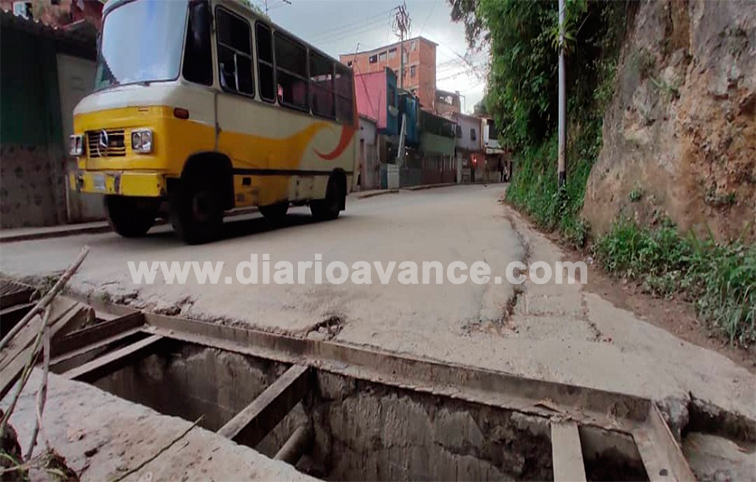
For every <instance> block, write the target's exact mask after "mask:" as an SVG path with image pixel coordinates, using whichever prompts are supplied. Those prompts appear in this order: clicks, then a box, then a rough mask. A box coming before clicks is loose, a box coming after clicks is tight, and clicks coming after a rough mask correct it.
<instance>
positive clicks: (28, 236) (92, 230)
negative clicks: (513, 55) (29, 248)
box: [0, 207, 259, 244]
mask: <svg viewBox="0 0 756 482" xmlns="http://www.w3.org/2000/svg"><path fill="white" fill-rule="evenodd" d="M258 211H259V210H258V209H257V208H256V207H252V208H241V209H239V210H238V211H234V212H231V213H228V214H226V216H225V217H226V218H233V217H236V216H243V215H245V214H252V213H256V212H258ZM165 224H168V221H166V220H165V219H158V220H157V221H155V226H163V225H165ZM110 231H111V229H110V225H109V224H108V223H107V222H106V221H103V222H101V223H97V224H95V223H88V225H86V226H81V225H76V224H72V225H63V226H59V229H53V228H52V227H49V226H48V227H42V228H40V230H39V231H36V232H35V231H32V232H27V233H22V234H13V233H10V234H7V235H6V234H2V233H0V244H5V243H15V242H18V241H33V240H37V239H50V238H64V237H66V236H78V235H81V234H100V233H108V232H110Z"/></svg>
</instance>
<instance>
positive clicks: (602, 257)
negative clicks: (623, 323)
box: [593, 218, 756, 346]
mask: <svg viewBox="0 0 756 482" xmlns="http://www.w3.org/2000/svg"><path fill="white" fill-rule="evenodd" d="M593 249H594V253H595V256H596V258H597V259H598V260H599V261H600V262H601V264H602V266H603V268H604V269H605V270H606V271H608V272H609V273H611V274H613V275H615V276H618V277H625V278H628V279H633V280H636V281H639V282H642V285H643V287H644V288H646V289H647V290H648V291H650V292H652V293H654V294H657V295H660V296H671V295H674V294H679V295H682V296H685V297H686V298H687V299H689V300H691V301H694V304H695V306H696V310H697V312H698V314H699V316H700V317H701V318H702V319H703V320H705V321H706V322H708V323H709V324H710V325H711V326H713V327H715V328H716V329H719V330H720V331H721V332H722V333H724V334H725V335H726V336H727V337H728V338H729V340H730V342H731V343H733V342H736V343H738V344H740V345H743V346H748V345H749V344H751V343H753V342H754V341H756V246H754V245H745V244H743V243H741V242H740V241H735V242H732V243H728V244H719V243H717V242H716V241H714V240H713V238H712V237H711V236H709V237H708V238H707V239H705V240H702V239H700V238H698V237H697V236H695V234H693V233H692V232H691V233H690V234H688V235H687V236H680V235H679V234H678V232H677V229H676V228H675V226H674V225H673V224H672V223H670V222H666V223H664V224H663V225H662V226H661V227H659V228H655V229H652V228H648V227H641V226H639V225H638V224H636V223H635V222H633V221H632V220H629V219H627V218H624V219H621V220H619V221H618V222H616V223H614V224H613V225H612V228H611V230H610V231H609V232H608V233H607V234H606V235H605V236H602V237H600V238H599V239H598V240H596V243H595V245H594V248H593Z"/></svg>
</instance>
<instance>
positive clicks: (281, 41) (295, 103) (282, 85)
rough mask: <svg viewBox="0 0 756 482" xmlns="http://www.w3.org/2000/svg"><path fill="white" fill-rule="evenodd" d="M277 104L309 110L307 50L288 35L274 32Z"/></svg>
mask: <svg viewBox="0 0 756 482" xmlns="http://www.w3.org/2000/svg"><path fill="white" fill-rule="evenodd" d="M274 38H275V51H276V83H277V90H278V103H279V104H281V105H285V106H287V107H292V108H294V109H299V110H310V109H309V102H308V99H307V98H308V82H307V48H306V47H305V46H304V45H302V44H301V43H299V42H297V41H296V40H294V39H292V38H291V37H289V36H288V35H285V34H282V33H281V32H275V34H274Z"/></svg>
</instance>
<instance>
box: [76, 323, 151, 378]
mask: <svg viewBox="0 0 756 482" xmlns="http://www.w3.org/2000/svg"><path fill="white" fill-rule="evenodd" d="M161 341H163V337H162V336H159V335H152V336H148V337H147V338H145V339H144V340H139V341H137V342H135V343H132V344H130V345H126V346H124V347H123V348H119V349H118V350H115V351H112V352H110V353H107V354H105V355H103V356H101V357H99V358H95V359H94V360H92V361H90V362H87V363H85V364H83V365H81V366H80V367H76V368H74V369H72V370H68V371H67V372H65V373H64V374H63V376H64V377H66V378H68V379H69V380H78V381H81V382H88V383H92V382H94V381H97V380H99V379H100V378H102V377H104V376H106V375H109V374H110V373H113V372H115V371H117V370H119V369H121V368H123V367H125V366H128V365H131V364H132V363H134V362H136V361H138V360H140V359H141V358H144V357H145V356H147V355H149V354H150V353H152V352H154V351H155V350H156V349H157V345H158V343H159V342H161Z"/></svg>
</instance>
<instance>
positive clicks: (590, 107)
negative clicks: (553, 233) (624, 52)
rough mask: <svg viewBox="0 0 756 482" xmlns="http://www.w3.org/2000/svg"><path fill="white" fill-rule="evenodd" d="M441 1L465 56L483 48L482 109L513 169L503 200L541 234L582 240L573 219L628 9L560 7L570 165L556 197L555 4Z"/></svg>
mask: <svg viewBox="0 0 756 482" xmlns="http://www.w3.org/2000/svg"><path fill="white" fill-rule="evenodd" d="M448 1H449V3H450V4H451V5H452V9H451V17H452V20H455V21H458V22H462V23H464V25H465V32H466V35H467V40H468V44H469V46H470V48H473V49H475V48H478V47H480V45H481V44H482V43H486V44H488V46H489V48H490V51H491V68H490V69H489V77H488V85H487V90H486V92H487V93H486V98H485V104H486V108H487V111H488V113H489V114H490V115H491V116H492V117H493V118H494V119H495V121H496V125H497V126H499V128H500V129H501V130H502V132H500V136H499V140H500V141H502V142H503V143H504V145H505V146H506V147H507V148H509V149H510V150H512V152H514V156H515V164H516V169H515V176H514V181H513V184H512V186H510V188H509V190H508V191H507V198H508V199H509V200H510V202H512V203H513V204H515V205H516V206H519V207H521V208H522V209H524V210H526V211H528V212H529V213H531V214H532V215H533V217H534V219H536V221H538V222H539V224H541V225H542V226H544V227H546V228H548V229H552V228H556V227H558V228H560V229H562V230H563V231H567V230H569V231H576V232H578V234H577V235H575V237H576V238H577V239H581V240H584V239H585V236H584V232H583V231H584V227H583V226H584V225H583V224H581V222H580V221H579V219H578V218H577V216H578V214H579V211H580V208H581V207H582V202H583V195H584V192H585V183H586V181H587V178H588V174H589V173H590V169H591V166H592V165H593V162H594V161H595V159H596V157H597V156H598V152H599V151H600V148H601V123H602V118H603V111H604V109H605V107H606V104H607V102H608V100H609V99H611V96H612V93H613V85H614V70H615V65H616V61H617V58H618V55H619V49H620V45H621V41H622V39H623V37H624V32H625V28H626V26H627V24H628V23H629V18H630V17H631V13H632V12H633V11H634V10H635V8H636V7H635V4H634V2H621V1H614V2H606V1H597V0H566V11H565V21H566V22H565V25H566V29H565V31H566V33H565V52H566V56H567V59H566V66H567V94H568V136H569V137H568V159H569V162H568V182H567V188H566V191H565V192H557V185H556V135H555V134H556V130H557V109H558V104H557V102H558V90H557V83H558V77H557V76H558V52H559V21H558V19H559V12H558V2H557V1H556V0H550V1H524V0H448ZM570 236H572V235H570ZM581 242H582V241H581Z"/></svg>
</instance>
